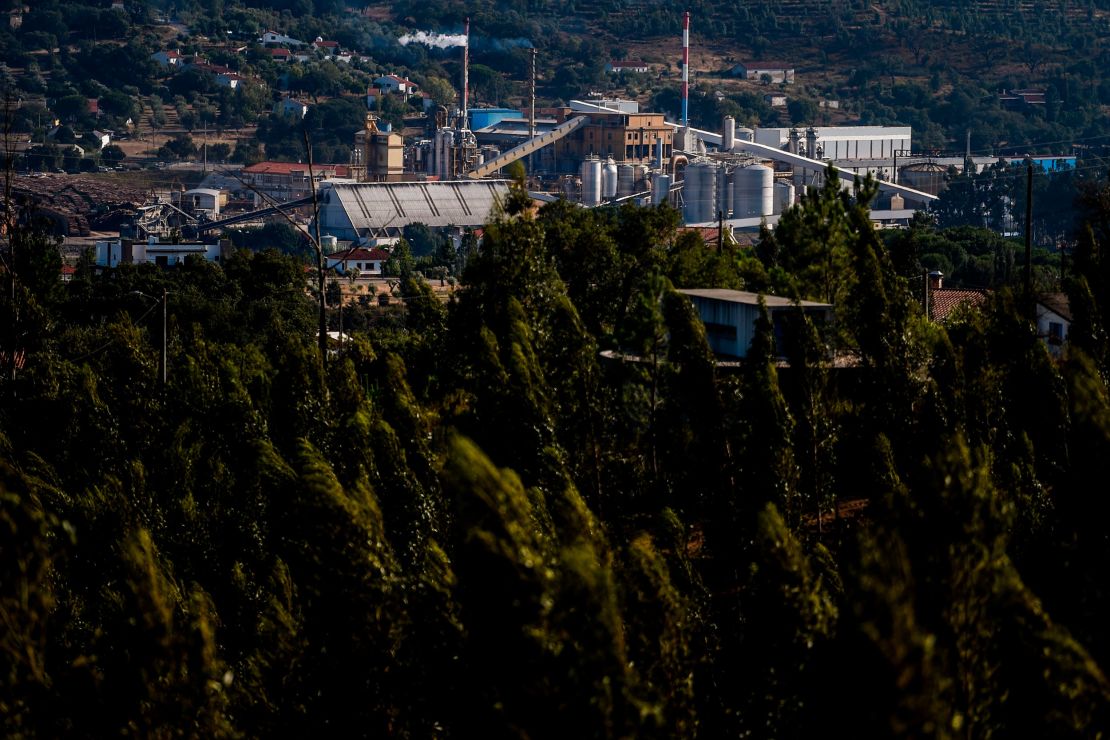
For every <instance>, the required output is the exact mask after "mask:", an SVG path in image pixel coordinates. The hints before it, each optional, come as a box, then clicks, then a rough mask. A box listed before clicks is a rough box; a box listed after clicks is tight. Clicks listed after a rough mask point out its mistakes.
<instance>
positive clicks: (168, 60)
mask: <svg viewBox="0 0 1110 740" xmlns="http://www.w3.org/2000/svg"><path fill="white" fill-rule="evenodd" d="M150 58H151V59H153V60H154V61H156V62H158V65H159V66H161V67H162V68H163V69H177V68H178V67H180V66H181V65H182V58H181V54H180V53H179V52H178V51H177V50H176V49H169V50H166V51H156V52H154V53H153V54H151V55H150Z"/></svg>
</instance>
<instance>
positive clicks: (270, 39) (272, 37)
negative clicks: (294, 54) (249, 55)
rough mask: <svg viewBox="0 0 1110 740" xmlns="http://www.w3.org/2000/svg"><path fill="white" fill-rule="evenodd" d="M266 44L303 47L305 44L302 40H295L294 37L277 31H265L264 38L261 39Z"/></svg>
mask: <svg viewBox="0 0 1110 740" xmlns="http://www.w3.org/2000/svg"><path fill="white" fill-rule="evenodd" d="M259 40H260V41H261V42H262V43H264V44H289V45H291V46H301V45H302V44H304V42H303V41H301V40H300V39H295V38H293V37H292V36H286V35H285V34H283V33H278V32H277V31H263V33H262V38H261V39H259Z"/></svg>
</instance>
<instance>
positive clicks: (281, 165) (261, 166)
mask: <svg viewBox="0 0 1110 740" xmlns="http://www.w3.org/2000/svg"><path fill="white" fill-rule="evenodd" d="M312 171H313V173H314V174H316V175H323V176H327V175H329V174H332V175H334V176H335V177H348V176H350V167H349V166H348V165H345V164H320V163H318V162H317V163H313V165H312ZM243 172H244V173H245V174H248V175H292V174H293V173H297V174H298V175H305V176H306V177H307V176H308V165H307V164H302V163H301V162H259V163H258V164H252V165H249V166H247V167H244V168H243Z"/></svg>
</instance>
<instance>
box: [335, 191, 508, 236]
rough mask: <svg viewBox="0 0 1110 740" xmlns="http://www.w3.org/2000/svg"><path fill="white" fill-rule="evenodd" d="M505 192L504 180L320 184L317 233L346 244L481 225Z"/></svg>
mask: <svg viewBox="0 0 1110 740" xmlns="http://www.w3.org/2000/svg"><path fill="white" fill-rule="evenodd" d="M508 193H509V183H508V182H507V181H505V180H464V181H451V182H394V183H384V182H383V183H349V182H348V183H344V182H324V183H322V184H321V186H320V196H319V203H320V233H321V234H328V235H331V236H334V237H337V238H338V239H341V240H344V241H360V240H366V239H371V238H374V237H383V236H392V235H397V234H400V232H401V230H402V229H404V227H406V226H408V225H410V224H415V223H422V224H425V225H427V226H430V227H432V228H443V227H450V226H457V227H466V226H469V227H477V226H484V225H485V224H487V223H489V221H490V220H491V219H492V218H493V217H494V215H495V214H496V212H497V209H498V208H499V207H500V204H501V203H503V202H504V200H505V198H506V197H507V196H508Z"/></svg>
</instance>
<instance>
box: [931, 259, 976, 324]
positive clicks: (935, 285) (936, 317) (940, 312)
mask: <svg viewBox="0 0 1110 740" xmlns="http://www.w3.org/2000/svg"><path fill="white" fill-rule="evenodd" d="M986 302H987V292H986V291H985V290H968V289H963V288H945V287H944V273H943V272H940V271H933V272H930V273H929V318H930V319H931V320H933V321H935V322H937V323H938V324H943V323H944V322H945V321H947V320H948V317H949V315H951V314H952V312H953V311H955V310H956V309H957V308H958V307H960V306H967V307H969V308H980V307H981V306H983V304H985V303H986Z"/></svg>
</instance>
